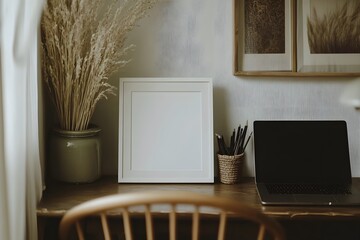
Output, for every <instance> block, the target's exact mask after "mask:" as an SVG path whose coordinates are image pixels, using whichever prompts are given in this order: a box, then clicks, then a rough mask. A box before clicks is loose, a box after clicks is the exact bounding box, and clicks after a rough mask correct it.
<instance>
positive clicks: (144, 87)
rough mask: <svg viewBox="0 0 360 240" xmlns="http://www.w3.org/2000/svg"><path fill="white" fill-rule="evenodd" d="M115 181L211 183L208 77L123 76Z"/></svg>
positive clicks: (210, 107)
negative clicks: (116, 178)
mask: <svg viewBox="0 0 360 240" xmlns="http://www.w3.org/2000/svg"><path fill="white" fill-rule="evenodd" d="M119 88H120V89H119V90H120V91H119V162H118V164H119V165H118V182H119V183H123V182H128V183H138V182H143V183H185V182H186V183H195V182H196V183H205V182H206V183H213V182H214V148H213V145H214V143H213V99H212V97H213V92H212V91H213V90H212V80H211V79H210V78H121V79H120V87H119Z"/></svg>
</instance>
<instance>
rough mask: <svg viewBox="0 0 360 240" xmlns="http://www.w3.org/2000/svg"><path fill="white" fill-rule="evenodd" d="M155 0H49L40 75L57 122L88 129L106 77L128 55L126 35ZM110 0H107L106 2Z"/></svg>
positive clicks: (107, 88)
mask: <svg viewBox="0 0 360 240" xmlns="http://www.w3.org/2000/svg"><path fill="white" fill-rule="evenodd" d="M155 1H156V0H118V1H114V0H111V1H104V0H48V3H47V6H46V7H45V9H44V13H43V17H42V21H41V33H42V34H41V40H42V46H43V69H44V76H43V78H44V80H45V82H46V84H47V86H48V88H49V91H50V95H51V98H52V100H53V102H54V104H55V108H56V112H57V115H58V119H59V124H60V126H59V127H60V128H61V129H64V130H73V131H81V130H85V129H87V127H88V125H89V121H90V119H91V117H92V115H93V113H94V110H95V106H96V104H97V102H98V101H99V100H100V99H102V98H107V96H108V95H109V94H114V90H115V87H114V86H112V85H110V84H109V83H108V82H107V80H108V78H109V76H110V75H111V74H112V73H113V72H114V71H115V70H117V69H118V68H120V67H123V66H124V65H125V64H126V63H127V62H128V60H127V59H125V55H126V53H127V52H128V51H129V50H131V49H132V48H133V46H132V45H130V46H125V40H126V35H127V33H128V32H129V31H131V30H132V29H133V28H134V27H135V23H136V22H137V20H139V19H141V18H142V17H144V16H145V15H146V12H147V10H149V9H150V8H151V7H153V5H154V3H155ZM109 2H111V3H110V4H109Z"/></svg>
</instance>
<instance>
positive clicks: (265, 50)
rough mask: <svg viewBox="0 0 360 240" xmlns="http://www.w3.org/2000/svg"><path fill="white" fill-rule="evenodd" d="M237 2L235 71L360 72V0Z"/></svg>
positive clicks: (282, 73) (271, 73)
mask: <svg viewBox="0 0 360 240" xmlns="http://www.w3.org/2000/svg"><path fill="white" fill-rule="evenodd" d="M233 2H234V6H233V7H234V75H247V76H351V77H354V76H360V50H359V49H360V41H359V37H358V36H359V35H360V11H359V9H360V1H354V0H342V1H339V0H297V1H295V0H233Z"/></svg>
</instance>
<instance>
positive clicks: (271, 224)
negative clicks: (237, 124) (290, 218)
mask: <svg viewBox="0 0 360 240" xmlns="http://www.w3.org/2000/svg"><path fill="white" fill-rule="evenodd" d="M139 206H141V207H142V210H141V211H140V212H141V214H143V216H144V225H145V229H144V231H146V239H147V240H153V239H154V227H153V225H154V219H153V218H154V217H153V214H159V212H161V210H160V211H154V207H155V206H162V207H164V206H168V207H169V208H168V210H166V211H164V210H162V212H163V214H166V215H168V217H166V218H168V226H169V230H168V234H169V237H168V239H170V240H175V239H176V232H177V231H176V228H177V222H179V218H180V216H184V215H186V216H191V219H192V220H191V221H192V224H191V225H192V226H191V229H190V231H191V239H192V240H196V239H198V238H199V229H200V228H199V226H200V218H201V217H202V216H203V214H205V215H208V216H209V215H211V216H212V217H216V218H218V220H217V221H216V224H217V225H218V229H217V239H218V240H222V239H225V229H226V225H227V222H229V218H231V219H240V220H241V221H242V222H244V221H250V222H251V223H252V224H256V235H257V236H256V239H258V240H261V239H265V235H266V236H267V237H268V236H269V237H271V239H276V240H282V239H285V235H284V231H283V229H282V227H281V225H279V224H278V223H277V222H276V221H275V220H273V219H272V218H270V217H268V216H266V215H265V214H263V213H261V212H260V211H258V210H256V209H253V208H252V207H249V206H247V205H244V204H242V203H241V202H237V201H234V200H230V199H227V198H222V197H216V196H209V195H201V194H197V193H192V192H179V191H160V192H159V191H158V192H138V193H125V194H117V195H110V196H105V197H101V198H97V199H94V200H90V201H87V202H84V203H82V204H79V205H78V206H75V207H73V208H72V209H70V210H69V211H68V212H67V213H66V214H65V215H64V217H63V218H62V220H61V222H60V227H59V235H60V239H61V240H68V239H69V233H70V232H71V230H73V232H74V227H75V229H76V230H75V232H76V233H77V235H78V238H79V239H80V240H82V239H85V237H84V236H85V234H84V230H83V228H82V222H83V221H84V219H86V218H88V217H94V216H99V218H100V222H101V226H102V230H103V238H104V239H105V240H110V239H111V231H110V229H109V220H108V218H109V216H113V215H116V216H120V217H121V218H122V225H123V232H124V235H125V239H126V240H132V239H133V229H132V214H134V213H135V212H136V211H135V210H132V209H134V207H139ZM182 206H183V207H184V206H187V208H186V210H184V209H185V208H182V209H181V207H182ZM189 206H192V207H190V208H189ZM162 209H163V208H162ZM179 209H180V210H179ZM189 209H191V210H189ZM115 212H116V213H115ZM155 212H156V213H155ZM137 214H139V210H137ZM116 227H117V228H119V227H121V226H118V225H117V226H116ZM136 231H139V230H138V229H136ZM189 238H190V237H189Z"/></svg>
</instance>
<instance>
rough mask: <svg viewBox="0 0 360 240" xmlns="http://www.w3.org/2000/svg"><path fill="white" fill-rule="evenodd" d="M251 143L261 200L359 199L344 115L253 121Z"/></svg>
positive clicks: (321, 202) (343, 201)
mask: <svg viewBox="0 0 360 240" xmlns="http://www.w3.org/2000/svg"><path fill="white" fill-rule="evenodd" d="M254 148H255V176H256V183H257V187H258V192H259V195H260V198H261V201H262V203H263V204H299V205H302V204H314V205H337V204H338V205H346V204H351V205H353V204H356V205H357V204H360V197H359V196H356V197H353V195H357V193H358V190H357V189H354V188H353V187H352V186H351V169H350V157H349V146H348V136H347V127H346V122H345V121H255V122H254ZM354 193H356V194H354Z"/></svg>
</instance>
